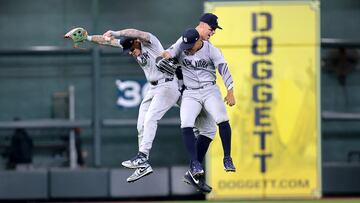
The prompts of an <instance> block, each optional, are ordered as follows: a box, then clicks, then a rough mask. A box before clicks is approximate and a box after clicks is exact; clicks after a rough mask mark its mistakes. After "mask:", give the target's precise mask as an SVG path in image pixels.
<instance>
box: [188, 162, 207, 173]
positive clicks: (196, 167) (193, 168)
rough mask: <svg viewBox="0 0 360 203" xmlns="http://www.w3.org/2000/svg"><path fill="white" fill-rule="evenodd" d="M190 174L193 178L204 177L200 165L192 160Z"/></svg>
mask: <svg viewBox="0 0 360 203" xmlns="http://www.w3.org/2000/svg"><path fill="white" fill-rule="evenodd" d="M190 172H191V175H192V176H194V177H198V176H202V175H204V169H203V167H202V166H201V163H200V162H199V161H197V160H192V161H191V162H190Z"/></svg>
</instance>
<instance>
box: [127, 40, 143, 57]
mask: <svg viewBox="0 0 360 203" xmlns="http://www.w3.org/2000/svg"><path fill="white" fill-rule="evenodd" d="M129 54H130V55H132V56H135V57H137V56H139V55H140V54H141V42H140V41H139V40H135V41H134V44H133V45H132V46H131V48H130V51H129Z"/></svg>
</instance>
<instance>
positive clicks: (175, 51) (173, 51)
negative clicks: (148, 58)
mask: <svg viewBox="0 0 360 203" xmlns="http://www.w3.org/2000/svg"><path fill="white" fill-rule="evenodd" d="M181 41H182V39H181V37H180V38H179V39H178V40H177V41H176V42H175V44H173V45H171V46H170V47H169V48H168V49H167V50H166V51H168V52H169V53H170V55H171V57H172V58H174V57H178V56H179V55H180V53H181V50H180V44H181Z"/></svg>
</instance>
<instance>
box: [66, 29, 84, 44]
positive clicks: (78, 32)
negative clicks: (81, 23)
mask: <svg viewBox="0 0 360 203" xmlns="http://www.w3.org/2000/svg"><path fill="white" fill-rule="evenodd" d="M87 36H88V33H87V31H86V30H85V29H84V28H81V27H77V28H74V29H72V30H70V31H69V32H68V33H66V34H65V35H64V38H70V39H72V40H73V41H74V48H80V47H79V45H80V44H81V43H82V42H84V41H85V40H86V38H87Z"/></svg>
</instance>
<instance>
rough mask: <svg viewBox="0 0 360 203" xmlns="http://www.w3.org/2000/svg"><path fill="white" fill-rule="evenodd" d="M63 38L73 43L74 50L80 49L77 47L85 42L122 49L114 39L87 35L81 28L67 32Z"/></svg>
mask: <svg viewBox="0 0 360 203" xmlns="http://www.w3.org/2000/svg"><path fill="white" fill-rule="evenodd" d="M64 37H65V38H68V39H72V40H73V42H74V47H75V48H80V47H79V45H80V44H81V43H83V42H85V41H90V42H93V43H96V44H101V45H107V46H113V47H120V48H122V46H121V45H120V43H119V40H118V39H114V38H110V37H104V36H102V35H93V36H91V35H89V34H88V32H87V31H86V30H85V29H84V28H82V27H77V28H74V29H72V30H70V31H69V32H67V33H66V34H65V35H64Z"/></svg>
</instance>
